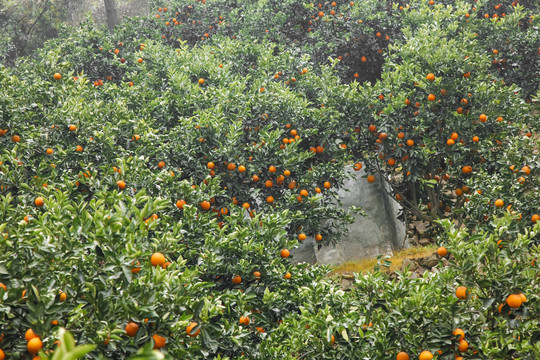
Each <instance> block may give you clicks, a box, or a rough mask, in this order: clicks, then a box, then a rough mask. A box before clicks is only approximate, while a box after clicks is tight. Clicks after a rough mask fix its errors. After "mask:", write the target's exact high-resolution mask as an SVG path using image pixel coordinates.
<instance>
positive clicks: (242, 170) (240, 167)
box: [238, 165, 246, 173]
mask: <svg viewBox="0 0 540 360" xmlns="http://www.w3.org/2000/svg"><path fill="white" fill-rule="evenodd" d="M238 171H239V172H241V173H243V172H245V171H246V167H245V166H244V165H240V166H239V167H238Z"/></svg>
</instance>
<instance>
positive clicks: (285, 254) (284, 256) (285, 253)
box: [281, 249, 290, 259]
mask: <svg viewBox="0 0 540 360" xmlns="http://www.w3.org/2000/svg"><path fill="white" fill-rule="evenodd" d="M289 255H290V253H289V250H287V249H283V250H281V257H282V258H284V259H286V258H288V257H289Z"/></svg>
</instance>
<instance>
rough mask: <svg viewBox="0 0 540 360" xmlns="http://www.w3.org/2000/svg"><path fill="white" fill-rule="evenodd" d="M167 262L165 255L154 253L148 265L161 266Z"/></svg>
mask: <svg viewBox="0 0 540 360" xmlns="http://www.w3.org/2000/svg"><path fill="white" fill-rule="evenodd" d="M166 261H167V260H166V259H165V255H163V254H162V253H159V252H155V253H153V254H152V256H151V257H150V263H151V264H152V266H163V264H165V262H166Z"/></svg>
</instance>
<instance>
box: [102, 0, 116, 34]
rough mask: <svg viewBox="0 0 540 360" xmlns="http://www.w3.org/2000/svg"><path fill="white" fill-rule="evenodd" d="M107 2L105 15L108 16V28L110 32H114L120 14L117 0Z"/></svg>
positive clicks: (107, 0)
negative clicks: (117, 10) (117, 8)
mask: <svg viewBox="0 0 540 360" xmlns="http://www.w3.org/2000/svg"><path fill="white" fill-rule="evenodd" d="M104 1H105V14H106V15H107V27H108V28H109V31H110V32H113V31H114V27H115V26H116V25H117V24H118V13H117V12H116V1H115V0H104Z"/></svg>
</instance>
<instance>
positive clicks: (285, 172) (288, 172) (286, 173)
mask: <svg viewBox="0 0 540 360" xmlns="http://www.w3.org/2000/svg"><path fill="white" fill-rule="evenodd" d="M283 175H285V176H290V175H291V172H290V171H289V170H285V171H284V172H283Z"/></svg>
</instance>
